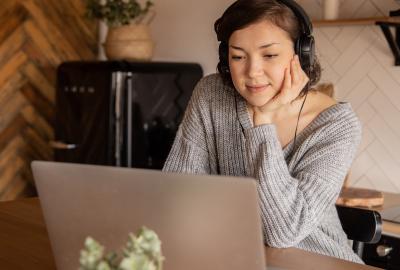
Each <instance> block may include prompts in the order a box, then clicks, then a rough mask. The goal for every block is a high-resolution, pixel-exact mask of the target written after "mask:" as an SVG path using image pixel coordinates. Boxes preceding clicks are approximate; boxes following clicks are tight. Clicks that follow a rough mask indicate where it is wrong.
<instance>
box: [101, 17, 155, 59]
mask: <svg viewBox="0 0 400 270" xmlns="http://www.w3.org/2000/svg"><path fill="white" fill-rule="evenodd" d="M104 47H105V52H106V55H107V58H108V59H110V60H130V61H150V60H151V58H152V57H153V50H154V42H153V40H152V39H151V35H150V28H149V27H148V25H145V24H134V25H123V26H118V27H111V28H110V29H109V31H108V34H107V38H106V42H105V46H104Z"/></svg>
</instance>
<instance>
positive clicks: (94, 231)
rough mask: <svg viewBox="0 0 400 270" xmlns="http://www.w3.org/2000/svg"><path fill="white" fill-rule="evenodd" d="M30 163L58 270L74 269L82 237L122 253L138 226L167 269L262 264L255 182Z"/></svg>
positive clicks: (261, 266) (240, 269)
mask: <svg viewBox="0 0 400 270" xmlns="http://www.w3.org/2000/svg"><path fill="white" fill-rule="evenodd" d="M32 168H33V174H34V178H35V182H36V185H37V189H38V193H39V199H40V202H41V206H42V209H43V214H44V217H45V222H46V225H47V230H48V233H49V238H50V242H51V245H52V250H53V254H54V257H55V261H56V265H57V268H58V269H60V270H64V269H65V270H67V269H68V270H69V269H74V270H76V269H78V265H79V255H80V253H79V252H80V250H81V249H82V247H83V243H84V239H85V238H86V237H87V236H89V235H90V236H92V237H94V238H95V239H96V240H98V241H99V242H100V243H101V244H102V245H105V246H106V249H107V251H110V250H114V251H118V252H119V251H120V250H121V248H122V247H123V246H124V245H125V243H126V241H127V239H128V233H129V232H133V233H136V232H137V230H138V229H139V228H140V227H142V226H146V227H148V228H150V229H152V230H154V231H155V232H156V233H157V234H158V236H159V237H160V239H161V241H162V251H163V255H164V256H165V258H166V259H165V261H164V264H163V269H164V270H187V269H192V270H197V269H198V270H200V269H201V270H204V269H215V270H217V269H218V270H228V269H229V270H235V269H237V270H243V269H254V270H257V269H265V258H264V248H263V241H262V230H261V220H260V214H259V207H258V197H257V190H256V183H255V181H254V180H252V179H249V178H236V177H235V178H234V177H221V176H200V175H185V174H173V173H165V172H160V171H151V170H143V169H128V168H116V167H106V166H94V165H78V164H67V163H56V162H39V161H35V162H33V164H32Z"/></svg>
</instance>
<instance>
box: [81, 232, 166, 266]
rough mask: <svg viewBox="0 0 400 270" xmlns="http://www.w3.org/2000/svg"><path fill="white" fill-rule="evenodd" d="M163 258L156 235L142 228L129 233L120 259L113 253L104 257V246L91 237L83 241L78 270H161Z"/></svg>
mask: <svg viewBox="0 0 400 270" xmlns="http://www.w3.org/2000/svg"><path fill="white" fill-rule="evenodd" d="M163 260H164V257H163V256H162V253H161V241H160V239H159V238H158V236H157V234H156V233H155V232H154V231H152V230H149V229H147V228H146V227H142V228H141V229H140V230H139V232H138V233H137V236H135V235H134V234H132V233H130V234H129V239H128V242H127V244H126V246H125V248H124V249H123V253H122V258H119V257H118V254H117V253H115V252H110V253H108V254H107V255H104V246H102V245H101V244H100V243H98V242H97V241H96V240H94V239H93V238H91V237H87V238H86V240H85V244H84V248H83V249H82V250H81V256H80V259H79V262H80V268H79V269H80V270H162V262H163Z"/></svg>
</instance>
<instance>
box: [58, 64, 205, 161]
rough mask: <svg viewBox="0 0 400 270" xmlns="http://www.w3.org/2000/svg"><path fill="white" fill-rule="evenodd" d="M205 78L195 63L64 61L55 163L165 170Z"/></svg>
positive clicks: (59, 78) (59, 98)
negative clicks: (195, 92)
mask: <svg viewBox="0 0 400 270" xmlns="http://www.w3.org/2000/svg"><path fill="white" fill-rule="evenodd" d="M202 76H203V72H202V69H201V67H200V66H199V65H198V64H191V63H163V62H144V63H137V62H125V61H100V62H65V63H62V64H61V65H60V66H59V67H58V70H57V93H56V117H55V118H56V121H55V127H54V128H55V140H54V141H53V142H51V145H52V146H53V148H54V149H55V160H56V161H63V162H73V163H86V164H100V165H112V166H122V167H136V168H151V169H161V168H162V166H163V164H164V161H165V159H166V157H167V155H168V152H169V150H170V148H171V145H172V142H173V139H174V137H175V133H176V130H177V128H178V125H179V123H180V121H181V120H182V117H183V113H184V111H185V108H186V105H187V103H188V101H189V99H190V96H191V94H192V91H193V88H194V87H195V85H196V83H197V82H198V81H199V80H200V78H201V77H202Z"/></svg>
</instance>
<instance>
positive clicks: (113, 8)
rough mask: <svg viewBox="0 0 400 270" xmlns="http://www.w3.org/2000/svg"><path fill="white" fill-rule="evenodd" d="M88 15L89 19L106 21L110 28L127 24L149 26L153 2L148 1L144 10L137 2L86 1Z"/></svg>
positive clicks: (112, 0) (125, 0)
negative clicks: (144, 24)
mask: <svg viewBox="0 0 400 270" xmlns="http://www.w3.org/2000/svg"><path fill="white" fill-rule="evenodd" d="M85 1H86V11H87V12H86V15H87V16H88V17H89V18H95V19H99V20H104V21H105V22H106V23H107V25H108V26H120V25H126V24H140V23H146V24H149V23H150V22H151V20H152V19H153V16H154V12H153V13H152V14H153V16H152V17H150V18H147V16H148V15H151V12H150V11H151V7H152V6H153V2H152V1H150V0H147V1H146V3H145V6H144V7H143V8H142V7H141V6H140V4H139V3H138V1H137V0H85Z"/></svg>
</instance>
